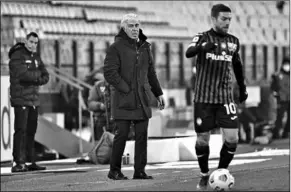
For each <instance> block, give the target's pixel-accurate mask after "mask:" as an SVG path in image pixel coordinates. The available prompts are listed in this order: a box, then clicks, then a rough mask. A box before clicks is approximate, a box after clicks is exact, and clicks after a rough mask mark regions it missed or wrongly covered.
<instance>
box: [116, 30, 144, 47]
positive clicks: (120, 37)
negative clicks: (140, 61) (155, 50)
mask: <svg viewBox="0 0 291 192" xmlns="http://www.w3.org/2000/svg"><path fill="white" fill-rule="evenodd" d="M138 38H139V40H140V42H141V43H143V42H145V41H146V40H147V36H145V34H143V32H142V30H141V29H139V35H138ZM119 40H127V41H128V42H129V43H130V44H134V43H136V40H135V39H131V38H130V37H128V35H127V34H126V33H125V31H124V30H123V28H121V29H120V31H119V32H118V34H117V35H116V36H115V40H114V41H115V42H116V41H119ZM148 44H149V43H148Z"/></svg>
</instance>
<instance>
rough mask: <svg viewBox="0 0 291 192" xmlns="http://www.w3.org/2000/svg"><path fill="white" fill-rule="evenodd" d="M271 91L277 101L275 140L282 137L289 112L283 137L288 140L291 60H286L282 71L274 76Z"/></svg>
mask: <svg viewBox="0 0 291 192" xmlns="http://www.w3.org/2000/svg"><path fill="white" fill-rule="evenodd" d="M271 90H272V92H273V95H274V97H275V98H276V100H277V118H276V123H275V124H276V126H275V129H274V130H273V138H274V139H277V138H279V137H280V135H279V131H280V130H281V129H282V124H283V117H284V113H285V112H287V122H286V125H285V128H284V130H283V134H282V137H283V138H288V137H289V134H290V58H284V59H283V61H282V66H281V68H280V71H278V72H276V73H275V74H273V75H272V82H271Z"/></svg>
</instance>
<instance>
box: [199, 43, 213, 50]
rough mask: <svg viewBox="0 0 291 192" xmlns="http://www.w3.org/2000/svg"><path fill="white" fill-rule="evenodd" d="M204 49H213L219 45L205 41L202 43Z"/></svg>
mask: <svg viewBox="0 0 291 192" xmlns="http://www.w3.org/2000/svg"><path fill="white" fill-rule="evenodd" d="M201 46H202V49H203V51H212V50H214V49H215V48H216V47H217V45H215V43H212V42H204V43H202V44H201Z"/></svg>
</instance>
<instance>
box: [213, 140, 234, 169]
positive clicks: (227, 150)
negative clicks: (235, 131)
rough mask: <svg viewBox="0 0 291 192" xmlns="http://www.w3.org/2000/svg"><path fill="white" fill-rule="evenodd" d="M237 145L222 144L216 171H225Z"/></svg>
mask: <svg viewBox="0 0 291 192" xmlns="http://www.w3.org/2000/svg"><path fill="white" fill-rule="evenodd" d="M236 147H237V143H229V142H227V141H225V142H224V144H223V146H222V148H221V151H220V159H219V164H218V169H221V168H223V169H227V167H228V165H229V164H230V162H231V161H232V159H233V156H234V153H235V151H236Z"/></svg>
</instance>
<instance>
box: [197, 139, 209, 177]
mask: <svg viewBox="0 0 291 192" xmlns="http://www.w3.org/2000/svg"><path fill="white" fill-rule="evenodd" d="M195 150H196V155H197V159H198V163H199V167H200V170H201V173H208V171H209V168H208V158H209V146H199V145H196V146H195Z"/></svg>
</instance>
